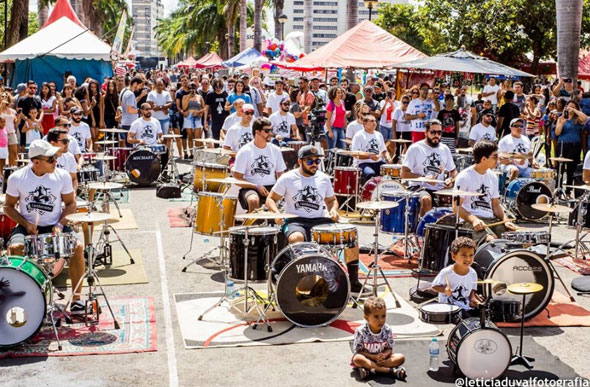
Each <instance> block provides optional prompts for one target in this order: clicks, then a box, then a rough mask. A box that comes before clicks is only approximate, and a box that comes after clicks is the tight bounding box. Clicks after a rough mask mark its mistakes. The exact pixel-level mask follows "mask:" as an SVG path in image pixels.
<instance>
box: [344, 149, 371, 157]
mask: <svg viewBox="0 0 590 387" xmlns="http://www.w3.org/2000/svg"><path fill="white" fill-rule="evenodd" d="M338 154H341V155H344V156H352V157H359V156H361V155H363V154H365V152H360V151H347V150H341V151H338Z"/></svg>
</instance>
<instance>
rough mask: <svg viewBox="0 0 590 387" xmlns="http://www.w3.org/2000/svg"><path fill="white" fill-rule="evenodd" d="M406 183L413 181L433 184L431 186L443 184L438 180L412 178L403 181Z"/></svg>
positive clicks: (422, 177)
mask: <svg viewBox="0 0 590 387" xmlns="http://www.w3.org/2000/svg"><path fill="white" fill-rule="evenodd" d="M402 180H404V181H412V182H414V183H431V184H438V183H443V181H442V180H437V179H431V178H430V177H424V176H421V177H412V178H410V179H402Z"/></svg>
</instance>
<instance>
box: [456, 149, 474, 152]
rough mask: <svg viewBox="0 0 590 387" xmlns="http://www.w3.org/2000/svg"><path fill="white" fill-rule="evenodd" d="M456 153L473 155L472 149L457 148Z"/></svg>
mask: <svg viewBox="0 0 590 387" xmlns="http://www.w3.org/2000/svg"><path fill="white" fill-rule="evenodd" d="M457 153H473V148H457Z"/></svg>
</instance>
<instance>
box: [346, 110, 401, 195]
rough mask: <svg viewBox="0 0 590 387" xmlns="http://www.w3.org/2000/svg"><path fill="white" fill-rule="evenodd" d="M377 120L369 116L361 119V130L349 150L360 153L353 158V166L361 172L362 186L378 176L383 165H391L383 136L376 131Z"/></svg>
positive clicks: (353, 139)
mask: <svg viewBox="0 0 590 387" xmlns="http://www.w3.org/2000/svg"><path fill="white" fill-rule="evenodd" d="M376 128H377V120H376V119H375V117H373V116H372V115H371V114H367V115H365V116H364V117H363V130H361V131H360V132H358V133H357V134H355V135H354V137H353V138H352V146H351V149H352V150H353V151H357V152H360V155H359V156H355V161H354V163H355V165H357V166H358V167H359V169H360V170H361V182H362V184H364V183H365V182H366V181H368V180H369V179H371V178H372V177H375V176H379V175H380V173H381V171H380V169H381V166H382V165H383V164H388V163H389V164H391V156H390V155H389V152H388V151H387V148H386V147H385V142H384V141H383V135H382V134H381V132H378V131H377V130H376Z"/></svg>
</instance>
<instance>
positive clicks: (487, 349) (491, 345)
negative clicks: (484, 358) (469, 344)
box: [473, 339, 498, 355]
mask: <svg viewBox="0 0 590 387" xmlns="http://www.w3.org/2000/svg"><path fill="white" fill-rule="evenodd" d="M473 348H474V349H475V350H476V351H477V352H479V353H481V354H484V355H491V354H492V353H494V352H496V350H497V349H498V344H496V342H495V341H494V340H490V339H479V340H477V341H476V342H475V343H473Z"/></svg>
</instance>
